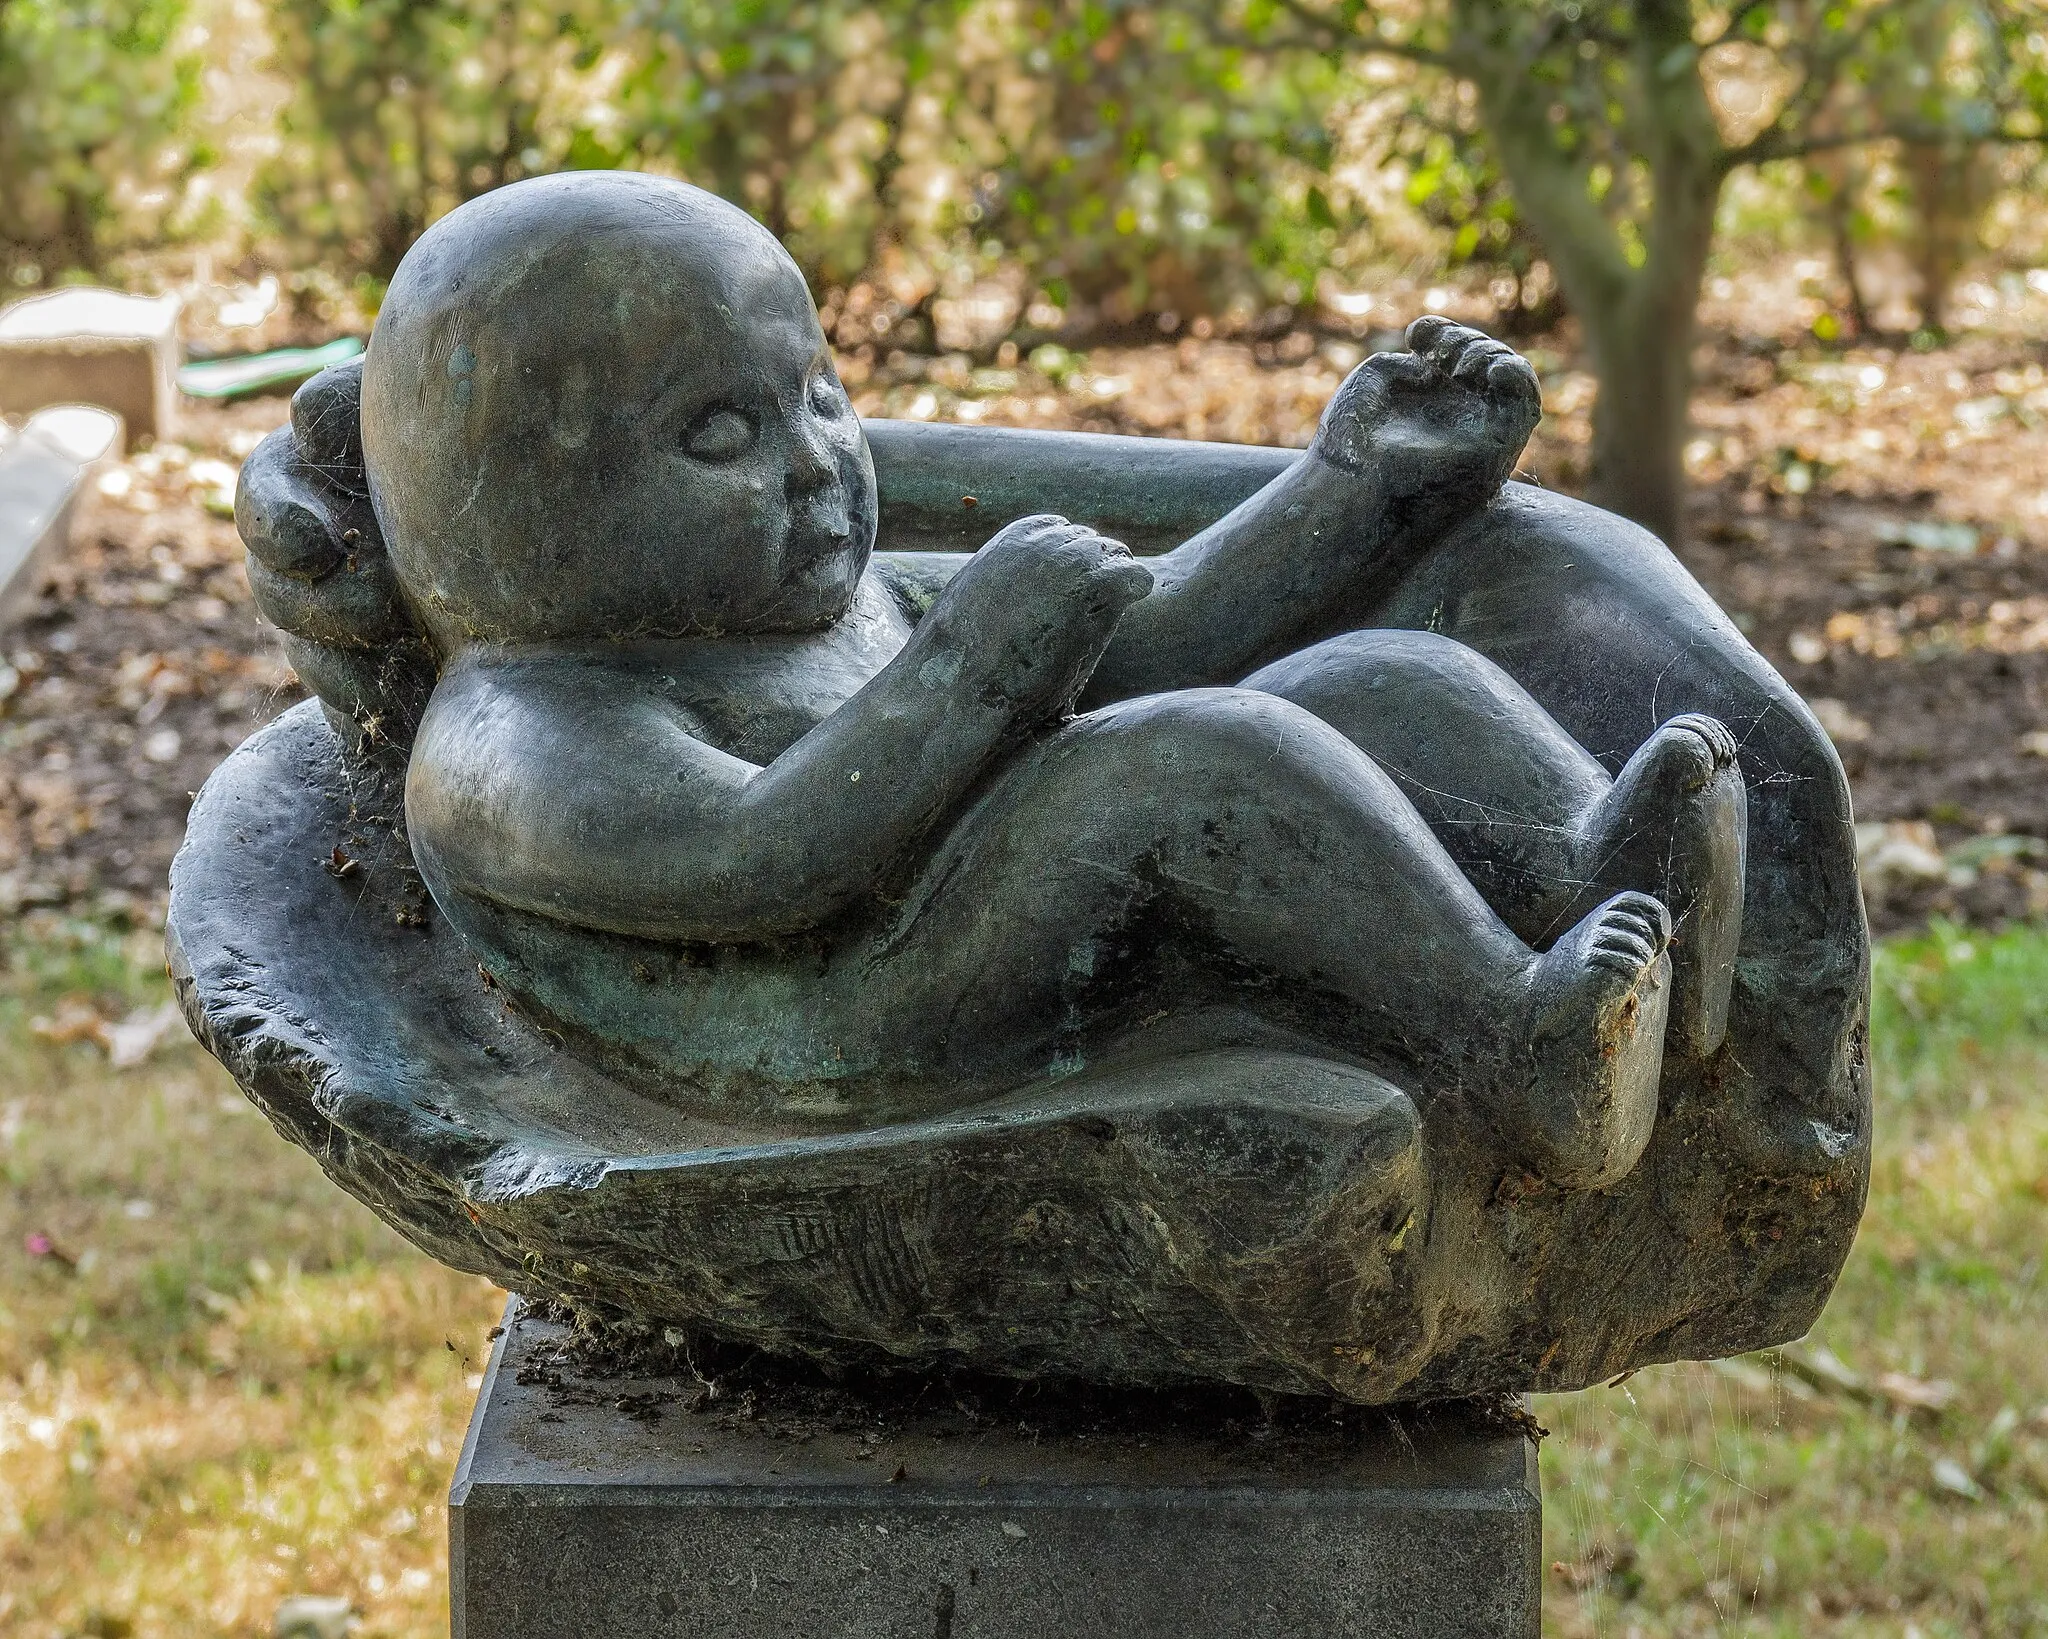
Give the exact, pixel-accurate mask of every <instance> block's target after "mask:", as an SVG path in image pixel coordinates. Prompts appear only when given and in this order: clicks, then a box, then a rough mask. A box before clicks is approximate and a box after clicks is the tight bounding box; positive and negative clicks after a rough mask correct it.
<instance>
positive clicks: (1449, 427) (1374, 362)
mask: <svg viewBox="0 0 2048 1639" xmlns="http://www.w3.org/2000/svg"><path fill="white" fill-rule="evenodd" d="M1408 345H1409V347H1410V348H1411V349H1412V351H1410V352H1406V353H1377V354H1375V355H1374V356H1373V357H1371V358H1369V359H1367V360H1366V361H1365V362H1364V363H1363V364H1361V365H1360V366H1359V367H1358V368H1357V369H1356V370H1354V371H1352V372H1351V375H1350V377H1349V379H1347V380H1346V381H1345V383H1344V385H1343V386H1341V387H1339V388H1338V389H1337V395H1336V397H1334V398H1333V399H1331V400H1330V405H1329V408H1328V409H1326V410H1325V411H1324V412H1323V420H1322V425H1321V426H1320V427H1318V428H1317V429H1316V436H1315V442H1314V443H1313V444H1312V445H1311V446H1310V448H1311V449H1312V450H1314V451H1315V452H1316V453H1317V454H1319V455H1321V456H1322V457H1323V459H1324V460H1326V461H1328V462H1330V463H1332V464H1333V465H1335V466H1337V467H1340V468H1346V469H1349V470H1351V471H1354V472H1361V473H1364V474H1367V475H1368V476H1370V477H1372V478H1373V479H1374V480H1376V481H1377V482H1378V483H1379V484H1380V485H1382V486H1384V487H1385V491H1386V493H1387V494H1388V495H1389V496H1390V497H1393V498H1397V499H1402V500H1406V501H1410V502H1411V503H1412V502H1418V501H1419V502H1423V503H1425V504H1426V505H1427V506H1428V507H1429V510H1431V511H1432V512H1433V513H1436V512H1441V513H1443V514H1444V515H1445V516H1444V517H1442V518H1441V519H1440V520H1439V521H1440V522H1442V523H1450V522H1454V521H1455V520H1456V518H1458V517H1462V516H1463V515H1464V514H1465V513H1467V512H1470V511H1472V510H1473V509H1475V508H1477V507H1480V506H1483V505H1485V503H1486V502H1487V501H1489V500H1491V499H1492V498H1493V495H1494V492H1495V491H1496V490H1498V489H1499V488H1500V486H1501V485H1502V484H1503V483H1504V482H1506V480H1507V477H1508V475H1509V474H1510V473H1511V472H1513V471H1514V468H1515V460H1516V458H1517V457H1518V456H1519V455H1520V454H1521V453H1522V446H1523V445H1525V444H1526V443H1528V441H1529V434H1530V433H1532V432H1533V431H1535V428H1536V422H1537V420H1538V418H1539V417H1540V416H1541V415H1542V414H1543V396H1542V393H1541V391H1540V390H1539V388H1538V387H1537V384H1536V372H1535V371H1534V370H1532V369H1530V368H1529V363H1528V361H1527V360H1526V359H1524V358H1522V357H1520V356H1519V355H1517V354H1516V353H1515V352H1514V351H1513V350H1512V349H1511V348H1509V347H1508V346H1506V345H1505V344H1504V343H1502V342H1497V341H1495V340H1493V339H1492V338H1491V337H1489V336H1486V335H1482V334H1481V333H1480V332H1479V331H1477V330H1470V329H1467V328H1466V327H1465V326H1464V325H1459V324H1452V323H1451V322H1450V321H1449V320H1448V319H1441V318H1438V317H1436V316H1435V315H1433V314H1432V315H1429V316H1427V317H1424V318H1420V319H1417V320H1416V321H1415V322H1414V323H1413V324H1411V325H1410V326H1409V327H1408Z"/></svg>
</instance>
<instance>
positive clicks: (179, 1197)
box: [0, 926, 503, 1639]
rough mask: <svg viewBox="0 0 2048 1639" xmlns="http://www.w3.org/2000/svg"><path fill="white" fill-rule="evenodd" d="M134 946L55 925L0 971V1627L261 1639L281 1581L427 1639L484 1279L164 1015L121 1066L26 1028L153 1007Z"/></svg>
mask: <svg viewBox="0 0 2048 1639" xmlns="http://www.w3.org/2000/svg"><path fill="white" fill-rule="evenodd" d="M154 947H155V938H154V936H153V935H152V936H135V937H133V938H131V939H129V940H126V941H123V940H120V939H117V938H114V937H112V936H109V935H107V934H104V933H102V932H99V931H97V930H94V929H91V928H87V927H76V926H74V927H63V926H58V927H55V928H52V929H48V930H46V931H45V933H44V935H43V936H42V937H40V938H37V939H34V940H26V939H23V940H17V941H16V942H15V943H14V945H13V947H12V949H11V950H10V952H9V955H10V956H11V957H12V961H11V964H10V967H9V970H8V971H7V973H6V974H5V975H4V977H0V1065H4V1068H0V1178H4V1183H5V1188H4V1190H0V1634H6V1635H10V1636H11V1635H16V1634H18V1635H21V1636H22V1639H44V1636H48V1639H57V1636H59V1635H91V1636H95V1639H118V1636H121V1635H131V1634H132V1635H134V1636H136V1639H149V1636H157V1635H188V1634H189V1635H209V1636H211V1635H252V1636H253V1635H259V1634H268V1633H269V1632H270V1631H271V1623H272V1617H273V1614H274V1613H275V1611H276V1608H277V1604H278V1601H279V1600H280V1599H281V1598H284V1597H286V1596H287V1595H290V1594H295V1593H324V1594H332V1593H342V1594H347V1595H349V1596H350V1597H352V1598H353V1599H354V1600H355V1601H356V1603H357V1605H358V1606H359V1607H360V1608H361V1610H362V1611H363V1614H364V1618H365V1620H364V1623H363V1628H362V1633H363V1634H364V1635H366V1636H372V1635H386V1636H397V1635H408V1636H409V1635H425V1634H432V1633H445V1632H446V1630H447V1615H446V1610H447V1585H446V1570H445V1553H446V1547H445V1545H446V1541H447V1529H446V1518H445V1513H444V1500H445V1497H446V1493H447V1485H448V1478H449V1473H450V1471H451V1469H452V1468H453V1466H454V1462H455V1456H456V1453H457V1451H458V1450H459V1449H460V1446H461V1442H462V1431H463V1426H464V1422H465V1419H466V1417H467V1414H468V1408H469V1403H470V1400H471V1397H472V1394H473V1392H474V1386H475V1383H476V1377H475V1376H474V1373H475V1372H476V1371H477V1369H478V1366H479V1365H480V1363H481V1360H482V1358H483V1347H484V1345H483V1334H484V1332H485V1330H486V1329H487V1328H488V1327H489V1326H490V1325H491V1324H492V1322H493V1321H494V1320H495V1319H496V1317H497V1312H498V1309H499V1306H500V1305H501V1303H502V1301H503V1298H502V1294H498V1293H495V1292H494V1291H493V1290H492V1289H491V1288H490V1287H489V1286H487V1285H485V1284H484V1283H482V1282H480V1281H477V1280H474V1279H471V1278H469V1277H466V1276H460V1275H456V1274H453V1273H451V1272H449V1271H447V1270H444V1269H442V1268H440V1267H439V1266H438V1265H436V1264H433V1263H430V1262H428V1261H427V1260H426V1259H425V1258H423V1257H421V1256H420V1255H419V1254H418V1253H416V1252H414V1251H412V1250H411V1249H410V1248H409V1247H408V1246H406V1245H405V1243H404V1242H402V1241H401V1240H399V1239H398V1237H397V1236H396V1235H394V1234H392V1233H390V1232H389V1231H388V1230H386V1229H384V1228H383V1227H382V1225H380V1224H379V1223H377V1222H376V1220H374V1219H373V1218H372V1217H371V1216H370V1215H369V1213H368V1212H366V1211H365V1210H363V1209H362V1208H361V1207H358V1206H357V1205H356V1204H355V1203H354V1202H353V1201H351V1200H350V1199H349V1198H348V1197H346V1196H345V1195H343V1194H342V1193H341V1192H340V1191H339V1190H338V1189H336V1188H335V1187H334V1186H333V1185H331V1184H329V1183H328V1182H327V1181H326V1180H325V1179H324V1178H323V1177H322V1176H321V1175H320V1170H319V1168H318V1167H317V1166H316V1165H315V1164H314V1162H313V1161H312V1159H311V1158H310V1157H308V1156H306V1155H304V1154H303V1153H301V1152H299V1151H297V1150H295V1149H294V1148H292V1147H291V1146H289V1145H287V1144H285V1143H283V1142H282V1141H281V1140H279V1138H278V1137H277V1136H276V1134H274V1133H273V1132H272V1131H271V1130H270V1128H269V1126H268V1124H267V1123H265V1122H264V1120H263V1118H262V1117H261V1116H260V1115H258V1114H257V1113H256V1111H255V1110H254V1108H253V1107H252V1106H251V1105H250V1104H249V1103H248V1102H247V1101H246V1100H245V1099H244V1098H242V1096H241V1095H240V1094H239V1093H238V1092H237V1091H236V1090H235V1088H234V1085H233V1084H232V1083H231V1082H230V1081H229V1080H228V1079H227V1077H226V1075H225V1074H224V1073H223V1072H222V1071H221V1070H220V1069H219V1067H218V1066H217V1065H215V1064H214V1063H213V1061H212V1060H211V1059H209V1058H207V1057H206V1056H205V1055H204V1054H202V1053H201V1052H200V1050H199V1049H198V1048H197V1047H196V1046H193V1045H191V1043H190V1042H189V1040H188V1039H184V1038H183V1037H182V1031H181V1032H179V1033H178V1035H177V1036H176V1037H174V1038H173V1044H172V1045H170V1046H167V1047H166V1048H164V1049H162V1050H160V1051H159V1052H158V1054H157V1055H156V1056H155V1057H154V1058H152V1059H151V1060H150V1061H148V1063H147V1064H146V1065H145V1066H143V1067H141V1068H139V1069H135V1070H130V1071H127V1072H116V1071H114V1070H112V1069H110V1068H109V1067H108V1063H107V1056H106V1054H105V1053H104V1052H103V1051H102V1050H101V1049H100V1048H99V1047H98V1046H96V1045H93V1044H91V1043H88V1042H78V1043H74V1044H72V1045H69V1046H60V1045H56V1044H54V1043H52V1042H49V1041H47V1040H45V1039H42V1038H41V1037H39V1036H38V1035H37V1034H36V1032H35V1031H34V1030H33V1029H32V1028H31V1021H32V1020H33V1019H35V1018H36V1017H37V1016H38V1015H41V1016H44V1017H54V1018H60V1019H61V1018H63V1017H65V1016H67V1014H68V1015H71V1016H76V1015H77V1014H78V1013H79V1012H80V1006H79V1004H80V1003H81V1002H83V1001H87V1000H89V1001H90V1002H92V1003H94V1004H96V1005H97V1006H98V1008H99V1009H100V1010H101V1011H103V1012H105V1013H107V1014H109V1015H111V1016H115V1017H118V1016H120V1015H122V1014H123V1013H125V1012H127V1011H128V1010H129V1009H131V1008H133V1007H135V1006H137V1005H148V1004H153V1003H157V1002H160V1001H161V1000H162V998H163V997H164V996H165V995H166V994H167V987H166V985H165V983H164V981H163V979H162V977H161V966H162V958H161V956H160V955H159V954H157V952H156V950H155V948H154ZM67 1003H68V1004H69V1006H68V1007H67V1005H66V1004H67ZM31 1237H40V1239H39V1240H37V1241H36V1242H35V1243H34V1244H35V1245H38V1246H39V1245H41V1244H43V1243H44V1242H47V1243H48V1244H49V1245H50V1246H51V1247H52V1248H53V1250H52V1251H50V1252H46V1253H42V1254H41V1255H36V1253H35V1252H34V1251H33V1250H32V1249H31ZM451 1345H452V1347H451Z"/></svg>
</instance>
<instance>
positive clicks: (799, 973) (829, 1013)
mask: <svg viewBox="0 0 2048 1639" xmlns="http://www.w3.org/2000/svg"><path fill="white" fill-rule="evenodd" d="M436 903H437V904H438V905H439V906H440V908H441V910H442V911H443V913H444V914H446V915H447V916H448V918H449V920H450V921H451V922H452V923H454V925H455V927H456V930H457V932H459V933H460V934H461V936H462V938H463V940H464V941H465V942H466V943H467V944H468V946H469V948H470V950H471V951H472V952H473V953H474V954H475V956H476V958H477V960H478V962H479V963H480V964H481V966H482V967H483V968H484V970H485V971H486V972H487V973H488V974H489V975H490V977H491V979H492V981H493V982H494V983H495V984H496V985H497V986H498V987H499V989H500V990H502V991H503V992H504V994H505V995H506V996H507V997H508V999H510V1001H511V1002H512V1003H513V1005H514V1006H515V1007H516V1008H517V1009H518V1010H519V1011H520V1012H521V1013H523V1014H525V1015H526V1016H527V1017H528V1018H529V1019H530V1020H532V1021H533V1022H534V1023H536V1024H539V1025H540V1026H542V1027H543V1028H545V1029H547V1030H549V1031H551V1032H553V1033H555V1034H558V1035H559V1036H561V1037H562V1039H563V1041H564V1044H565V1046H566V1047H567V1049H568V1050H569V1051H570V1052H573V1053H575V1054H576V1055H577V1056H578V1057H581V1058H583V1059H585V1060H587V1061H588V1062H591V1063H593V1064H596V1065H598V1066H599V1067H600V1068H602V1069H604V1070H605V1071H607V1072H608V1073H610V1074H613V1075H616V1076H618V1077H619V1078H620V1079H622V1080H624V1081H627V1082H629V1083H630V1084H632V1085H634V1086H636V1087H638V1088H639V1089H641V1090H642V1091H644V1092H646V1093H648V1094H649V1095H650V1096H652V1097H656V1098H659V1099H661V1100H663V1101H664V1102H667V1103H670V1104H676V1105H680V1106H684V1107H687V1108H690V1109H692V1110H694V1111H696V1112H697V1113H701V1114H704V1115H706V1116H711V1117H715V1118H718V1119H722V1120H733V1121H742V1122H744V1121H761V1122H767V1123H771V1124H774V1125H778V1126H796V1127H801V1128H805V1129H810V1130H817V1131H832V1130H841V1129H854V1128H861V1127H868V1126H873V1125H877V1124H881V1123H884V1122H888V1121H895V1120H903V1119H915V1118H917V1117H919V1116H924V1115H930V1114H935V1113H937V1112H938V1109H939V1108H941V1107H943V1106H944V1105H945V1104H946V1103H947V1102H948V1100H949V1099H952V1098H957V1097H958V1096H959V1090H958V1089H957V1088H952V1087H949V1086H948V1084H947V1082H946V1079H945V1078H944V1076H943V1074H941V1073H940V1069H939V1066H937V1065H936V1064H932V1063H930V1062H928V1061H925V1060H924V1059H923V1057H922V1056H921V1055H920V1054H919V1053H918V1051H917V1050H916V1046H915V1043H914V1042H911V1043H906V1042H905V1040H904V1039H903V1038H902V1035H901V1034H900V1033H898V1032H893V1031H889V1032H885V1031H883V1030H882V1029H880V1028H878V1021H877V1018H876V1011H877V1010H876V1009H875V1008H874V1007H873V1006H872V1005H871V1004H872V1000H873V998H872V997H869V998H867V999H866V1001H863V998H862V995H861V992H862V989H863V987H862V986H861V985H860V983H859V982H858V978H857V976H856V975H853V974H851V973H849V971H848V968H849V966H850V964H848V963H846V962H845V961H844V960H842V959H840V958H839V956H838V954H837V953H836V952H835V950H834V948H833V946H832V945H831V944H830V943H829V942H827V941H825V940H822V939H806V940H802V941H788V942H784V943H780V944H776V945H772V946H771V945H749V946H694V945H667V944H659V943H656V942H654V941H651V940H643V939H630V938H626V937H623V936H621V935H617V934H608V933H600V932H596V931H594V930H592V929H588V928H579V927H574V926H572V925H570V924H568V923H565V922H557V921H554V920H552V919H550V918H547V917H541V916H535V915H532V914H531V913H528V912H524V911H514V910H508V909H506V908H505V907H503V906H499V905H494V904H491V903H489V902H487V901H484V900H481V899H477V898H474V897H472V896H470V895H466V894H460V893H450V892H445V891H444V892H443V893H440V894H437V895H436ZM856 937H857V936H856ZM885 1034H886V1035H888V1036H890V1037H891V1038H892V1039H891V1040H890V1042H889V1045H888V1047H887V1049H886V1051H885V1050H884V1048H883V1046H882V1044H881V1037H882V1036H883V1035H885Z"/></svg>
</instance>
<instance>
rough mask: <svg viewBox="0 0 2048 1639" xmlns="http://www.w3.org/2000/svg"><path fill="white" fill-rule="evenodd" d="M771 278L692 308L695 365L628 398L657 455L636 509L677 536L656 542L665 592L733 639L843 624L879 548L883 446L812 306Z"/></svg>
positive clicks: (660, 369) (640, 384) (774, 271)
mask: <svg viewBox="0 0 2048 1639" xmlns="http://www.w3.org/2000/svg"><path fill="white" fill-rule="evenodd" d="M762 271H763V274H764V276H763V277H760V278H758V279H754V280H751V281H747V282H746V283H745V285H743V287H742V288H740V289H738V290H734V289H731V288H729V287H728V288H726V289H723V290H714V291H710V292H705V293H704V297H705V299H704V300H702V301H701V302H692V303H691V304H690V307H691V311H690V312H689V313H688V314H687V315H686V316H685V317H686V320H687V324H688V332H689V342H690V345H689V347H688V349H687V356H686V357H684V358H682V359H680V360H678V359H676V358H675V357H674V355H673V354H671V355H670V356H669V357H668V358H666V359H662V360H660V361H659V362H658V363H655V361H654V360H652V359H650V361H649V362H650V363H654V368H652V369H651V370H649V371H647V372H645V373H644V375H643V379H640V380H638V381H632V380H626V381H620V382H618V383H617V384H616V385H617V387H618V388H619V389H621V390H622V392H623V395H624V396H625V397H627V398H628V399H630V400H633V401H635V402H636V405H637V409H638V426H637V427H636V428H635V433H636V435H637V442H638V444H639V448H640V452H641V464H640V467H639V470H638V471H637V472H636V473H634V474H632V475H631V476H630V479H629V482H630V484H631V486H632V488H633V490H635V491H637V493H636V494H631V495H629V496H622V497H621V500H623V501H624V502H625V503H626V506H627V508H628V510H629V511H631V512H632V513H635V514H639V515H641V516H644V517H646V518H648V519H649V520H650V521H652V520H655V519H665V520H667V522H668V526H669V527H667V528H659V529H655V530H650V531H649V535H650V536H652V537H654V538H657V539H660V540H661V541H662V542H663V544H664V545H665V547H666V548H667V555H668V562H667V563H666V565H665V566H664V569H665V571H666V573H665V574H664V576H663V578H664V579H669V580H671V582H672V583H674V582H676V581H686V582H687V583H688V584H687V586H682V585H679V586H678V588H677V589H678V590H679V591H683V593H684V596H685V597H686V599H687V601H688V602H689V603H690V605H691V606H692V607H694V608H697V609H700V610H703V611H705V612H706V613H707V615H710V616H711V620H710V621H709V622H708V624H713V625H715V626H716V627H717V628H718V629H719V630H722V631H728V632H787V631H802V630H806V629H809V628H812V627H816V626H819V625H822V624H824V623H825V622H828V621H831V620H833V619H836V618H837V617H838V616H840V615H842V614H844V613H845V612H846V610H847V608H848V606H849V605H850V604H851V602H852V600H853V595H854V590H855V588H856V586H857V585H858V584H859V581H860V577H861V574H862V572H863V571H864V570H865V569H866V567H867V563H868V556H869V554H870V552H871V551H872V550H873V548H874V542H875V478H874V469H873V466H872V465H871V463H870V460H869V457H868V450H867V442H866V440H865V439H864V438H863V437H862V436H861V430H860V419H859V417H858V416H856V415H855V414H854V412H853V404H852V402H851V401H850V400H849V399H848V398H847V396H846V389H845V388H844V387H842V386H841V385H840V383H839V376H838V373H837V371H835V370H834V368H833V365H832V354H831V350H830V349H829V348H828V347H827V346H826V345H825V338H824V335H823V333H822V332H821V331H820V330H819V328H818V318H817V314H816V312H815V310H814V309H813V308H812V306H811V301H810V296H809V293H808V292H807V291H806V290H805V289H804V286H803V284H802V282H801V281H800V280H798V279H797V278H795V277H794V276H793V274H792V275H791V276H788V277H775V276H774V275H778V274H781V273H782V272H783V271H784V270H782V269H780V268H775V267H772V266H771V267H770V268H767V269H765V270H762ZM719 282H720V283H721V284H727V281H724V280H721V281H719ZM734 298H737V299H736V300H735V299H734ZM714 612H715V613H714Z"/></svg>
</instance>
